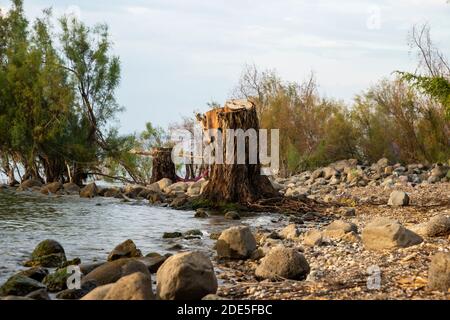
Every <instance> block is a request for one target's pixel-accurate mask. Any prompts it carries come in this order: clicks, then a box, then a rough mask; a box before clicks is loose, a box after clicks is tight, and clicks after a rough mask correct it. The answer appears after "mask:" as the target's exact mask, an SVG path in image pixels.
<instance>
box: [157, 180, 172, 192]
mask: <svg viewBox="0 0 450 320" xmlns="http://www.w3.org/2000/svg"><path fill="white" fill-rule="evenodd" d="M156 183H157V184H158V186H159V189H160V190H164V189H166V188H167V187H168V186H170V185H171V184H172V183H173V182H172V180H170V179H168V178H164V179H161V180H159V181H158V182H156Z"/></svg>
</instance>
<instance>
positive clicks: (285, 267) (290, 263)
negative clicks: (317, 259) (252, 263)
mask: <svg viewBox="0 0 450 320" xmlns="http://www.w3.org/2000/svg"><path fill="white" fill-rule="evenodd" d="M309 271H310V267H309V264H308V262H307V261H306V259H305V257H304V256H303V254H301V253H299V252H298V251H297V250H295V249H292V248H286V247H283V246H276V247H274V248H272V249H271V250H270V251H269V253H268V254H267V255H266V256H265V257H264V258H263V259H262V260H261V264H260V265H259V266H258V267H257V268H256V271H255V275H256V276H257V277H258V278H262V279H269V280H279V279H292V280H303V279H305V278H306V276H307V275H308V273H309Z"/></svg>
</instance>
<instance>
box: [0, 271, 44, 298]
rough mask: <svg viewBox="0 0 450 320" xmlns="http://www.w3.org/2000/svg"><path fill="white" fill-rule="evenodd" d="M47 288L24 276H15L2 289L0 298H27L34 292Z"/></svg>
mask: <svg viewBox="0 0 450 320" xmlns="http://www.w3.org/2000/svg"><path fill="white" fill-rule="evenodd" d="M44 288H45V286H44V285H43V284H42V283H40V282H38V281H36V280H33V279H31V278H28V277H25V276H23V275H15V276H13V277H11V278H9V279H8V281H6V283H5V284H4V285H3V286H1V287H0V296H10V295H11V296H25V295H27V294H29V293H31V292H33V291H36V290H39V289H44Z"/></svg>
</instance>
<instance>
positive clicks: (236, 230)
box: [216, 226, 256, 259]
mask: <svg viewBox="0 0 450 320" xmlns="http://www.w3.org/2000/svg"><path fill="white" fill-rule="evenodd" d="M255 249H256V240H255V237H254V236H253V234H252V232H251V231H250V228H249V227H246V226H238V227H232V228H229V229H227V230H224V231H223V232H222V234H221V235H220V237H219V239H218V240H217V243H216V250H217V255H218V257H219V258H230V259H247V258H249V257H250V256H251V254H252V253H253V251H255Z"/></svg>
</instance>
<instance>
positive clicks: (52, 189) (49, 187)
mask: <svg viewBox="0 0 450 320" xmlns="http://www.w3.org/2000/svg"><path fill="white" fill-rule="evenodd" d="M61 189H63V184H62V183H61V182H53V183H49V184H46V185H45V186H43V187H42V189H41V193H43V194H56V193H57V192H58V191H59V190H61Z"/></svg>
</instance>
